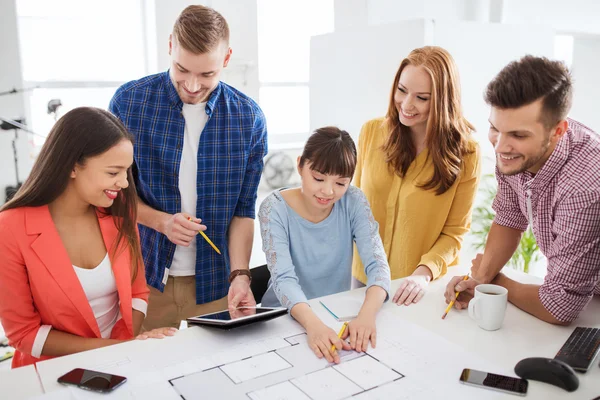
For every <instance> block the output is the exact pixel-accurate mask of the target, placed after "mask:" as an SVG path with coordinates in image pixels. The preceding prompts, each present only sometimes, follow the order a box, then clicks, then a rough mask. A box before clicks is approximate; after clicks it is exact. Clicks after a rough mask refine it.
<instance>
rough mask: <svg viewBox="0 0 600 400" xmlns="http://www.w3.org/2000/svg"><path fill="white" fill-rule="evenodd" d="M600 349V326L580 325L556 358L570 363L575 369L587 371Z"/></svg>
mask: <svg viewBox="0 0 600 400" xmlns="http://www.w3.org/2000/svg"><path fill="white" fill-rule="evenodd" d="M599 351H600V328H585V327H581V326H578V327H577V328H575V330H574V331H573V333H571V336H569V338H568V339H567V341H566V342H565V344H563V346H562V347H561V348H560V350H559V351H558V353H556V356H555V357H554V358H555V359H556V360H560V361H564V362H565V363H567V364H569V365H570V366H571V367H572V368H573V369H574V370H575V371H579V372H587V370H588V369H589V368H590V367H591V365H592V363H593V362H594V358H595V357H596V355H597V354H598V352H599Z"/></svg>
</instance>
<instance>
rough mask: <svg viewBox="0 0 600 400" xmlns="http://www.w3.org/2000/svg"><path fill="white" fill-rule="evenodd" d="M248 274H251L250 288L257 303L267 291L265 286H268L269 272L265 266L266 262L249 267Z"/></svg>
mask: <svg viewBox="0 0 600 400" xmlns="http://www.w3.org/2000/svg"><path fill="white" fill-rule="evenodd" d="M250 274H251V275H252V282H251V283H250V289H251V290H252V294H254V300H256V304H259V303H260V302H261V301H262V297H263V295H264V294H265V292H266V291H267V288H268V287H269V279H270V278H271V273H270V272H269V269H268V268H267V264H264V265H261V266H258V267H255V268H250Z"/></svg>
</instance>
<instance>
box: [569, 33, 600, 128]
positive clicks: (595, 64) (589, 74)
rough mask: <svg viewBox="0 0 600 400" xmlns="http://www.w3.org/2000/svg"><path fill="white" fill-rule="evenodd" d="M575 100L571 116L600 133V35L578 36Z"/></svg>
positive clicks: (574, 65)
mask: <svg viewBox="0 0 600 400" xmlns="http://www.w3.org/2000/svg"><path fill="white" fill-rule="evenodd" d="M572 70H573V79H574V82H575V83H574V100H573V108H572V109H571V113H570V116H571V117H573V118H575V119H577V120H579V121H580V122H582V123H584V124H585V125H587V126H589V127H590V128H592V129H593V130H595V131H596V132H600V113H599V112H598V100H597V99H598V89H600V74H599V73H598V71H599V70H600V35H584V36H576V37H575V40H574V43H573V65H572Z"/></svg>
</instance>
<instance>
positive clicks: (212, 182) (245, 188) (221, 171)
mask: <svg viewBox="0 0 600 400" xmlns="http://www.w3.org/2000/svg"><path fill="white" fill-rule="evenodd" d="M182 107H183V103H182V101H181V99H180V98H179V95H178V94H177V91H176V90H175V87H174V86H173V84H172V83H171V79H170V77H169V72H168V71H167V72H163V73H160V74H156V75H151V76H147V77H145V78H142V79H140V80H137V81H132V82H129V83H126V84H124V85H123V86H121V87H120V88H119V89H118V90H117V92H116V93H115V95H114V96H113V98H112V100H111V102H110V106H109V109H110V111H111V112H112V113H113V114H114V115H116V116H117V117H118V118H119V119H120V120H121V121H123V123H124V124H125V126H126V127H127V129H128V130H129V131H130V132H131V133H132V134H133V135H134V137H135V142H134V145H135V146H134V160H135V163H134V176H135V183H136V186H137V191H138V195H139V197H140V198H141V199H142V200H143V201H144V202H145V203H146V204H148V205H149V206H150V207H152V208H154V209H156V210H160V211H163V212H166V213H169V214H176V213H178V212H181V196H180V193H179V166H180V161H181V151H182V147H183V136H184V129H185V119H184V117H183V114H182ZM206 113H207V114H208V121H207V123H206V126H205V127H204V130H203V131H202V135H201V136H200V145H199V147H198V178H197V192H198V202H197V204H196V216H197V217H198V218H201V219H202V223H203V224H205V225H206V226H207V231H206V234H207V235H208V237H209V238H210V239H211V240H212V241H213V242H214V244H215V245H216V246H217V247H218V248H219V249H220V250H221V252H222V254H223V255H222V256H220V255H218V254H217V253H216V252H215V251H214V250H213V249H212V248H211V247H210V245H209V244H208V243H206V241H204V240H203V239H202V238H201V236H200V235H197V237H196V245H197V253H196V302H197V303H198V304H203V303H208V302H210V301H213V300H217V299H220V298H222V297H224V296H226V295H227V292H228V290H229V283H228V280H227V278H228V276H229V271H230V265H229V249H228V244H227V229H228V227H229V223H230V222H231V219H232V217H234V216H237V217H247V218H254V214H255V204H256V192H257V189H258V183H259V181H260V176H261V173H262V169H263V158H264V156H265V155H266V154H267V128H266V122H265V117H264V115H263V113H262V111H261V109H260V107H259V106H258V105H257V104H256V103H255V102H254V101H253V100H252V99H250V98H249V97H248V96H246V95H244V94H243V93H241V92H239V91H238V90H236V89H234V88H232V87H231V86H229V85H227V84H225V83H223V82H220V83H219V85H218V86H217V87H216V88H215V90H214V91H213V92H212V94H211V95H210V98H209V99H208V102H207V104H206ZM139 228H140V239H141V243H142V253H143V256H144V263H145V266H146V279H147V281H148V284H149V285H151V286H152V287H154V288H156V289H158V290H160V291H163V290H164V284H163V277H164V275H165V268H170V266H171V262H172V261H173V254H174V253H175V247H176V246H175V244H173V243H172V242H171V241H169V239H167V237H166V236H165V235H163V234H161V233H159V232H157V231H155V230H154V229H151V228H148V227H146V226H143V225H140V226H139Z"/></svg>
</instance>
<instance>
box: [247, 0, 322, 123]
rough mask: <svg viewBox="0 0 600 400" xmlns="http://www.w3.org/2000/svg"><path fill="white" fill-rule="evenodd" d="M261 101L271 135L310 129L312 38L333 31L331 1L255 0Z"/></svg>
mask: <svg viewBox="0 0 600 400" xmlns="http://www.w3.org/2000/svg"><path fill="white" fill-rule="evenodd" d="M257 15H258V65H259V70H258V75H259V80H260V89H259V101H260V105H261V108H262V109H263V111H264V113H265V115H266V117H267V121H268V124H269V125H268V128H269V134H274V135H277V134H294V133H295V134H306V133H307V132H308V129H309V118H310V115H309V103H308V102H309V87H308V82H309V69H310V37H311V36H314V35H320V34H324V33H329V32H333V28H334V10H333V0H305V1H302V2H290V1H281V0H258V1H257Z"/></svg>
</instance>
